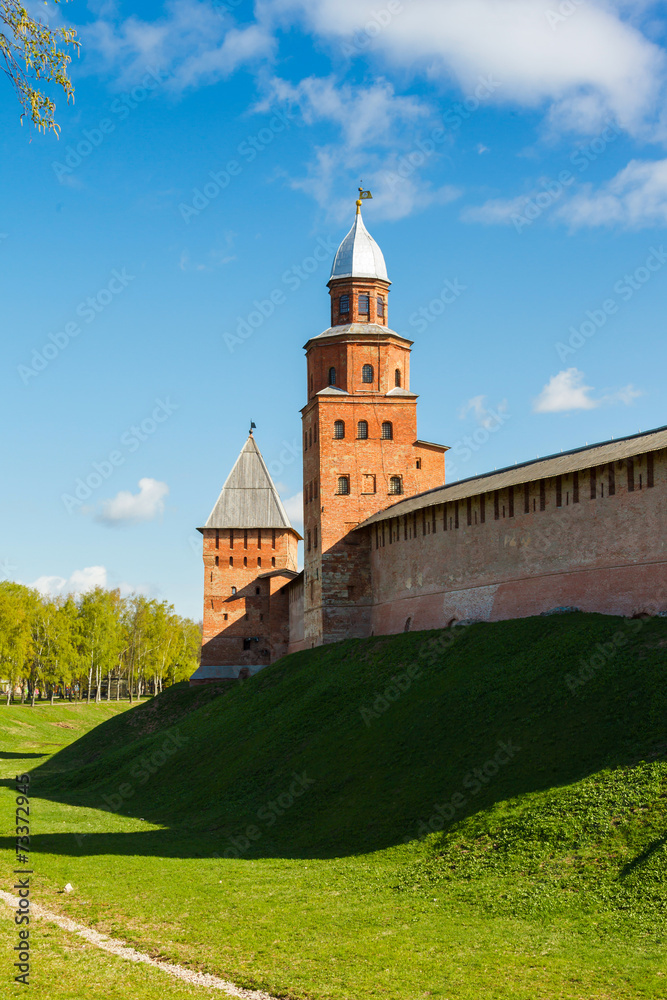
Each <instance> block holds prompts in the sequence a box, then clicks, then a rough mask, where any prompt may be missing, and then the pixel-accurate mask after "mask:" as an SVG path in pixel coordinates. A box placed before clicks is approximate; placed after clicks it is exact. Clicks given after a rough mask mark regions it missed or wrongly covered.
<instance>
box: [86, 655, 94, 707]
mask: <svg viewBox="0 0 667 1000" xmlns="http://www.w3.org/2000/svg"><path fill="white" fill-rule="evenodd" d="M92 686H93V667H92V664H91V666H90V669H89V671H88V691H87V692H86V704H87V705H90V689H91V687H92Z"/></svg>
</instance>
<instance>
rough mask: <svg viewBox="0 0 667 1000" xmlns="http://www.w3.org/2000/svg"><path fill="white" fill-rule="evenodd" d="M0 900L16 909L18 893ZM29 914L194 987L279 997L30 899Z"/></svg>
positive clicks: (266, 999)
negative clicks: (159, 955) (161, 955)
mask: <svg viewBox="0 0 667 1000" xmlns="http://www.w3.org/2000/svg"><path fill="white" fill-rule="evenodd" d="M0 899H2V900H3V901H4V902H5V903H6V904H7V906H11V907H13V908H14V909H16V907H17V906H18V904H19V897H18V896H12V895H11V893H9V892H2V890H0ZM30 913H31V916H34V917H39V918H41V919H42V920H50V921H51V922H52V923H54V924H57V925H58V927H61V928H62V929H63V930H64V931H69V932H70V933H71V934H77V935H78V936H79V937H81V938H83V939H84V940H85V941H88V942H89V943H90V944H92V945H94V946H95V947H96V948H100V949H101V950H102V951H108V952H109V953H110V954H111V955H118V957H119V958H124V959H125V960H126V961H128V962H143V964H144V965H152V966H153V968H154V969H159V970H160V972H164V973H166V974H167V975H168V976H174V978H175V979H182V980H183V982H185V983H190V984H191V985H193V986H204V987H206V988H208V989H210V990H220V992H222V993H226V994H227V995H228V996H230V997H241V998H242V1000H276V998H275V997H272V996H270V995H269V994H268V993H262V992H261V991H260V990H243V989H241V988H240V987H238V986H234V984H233V983H228V982H227V981H226V980H224V979H218V977H217V976H209V975H207V974H206V973H202V972H193V971H192V970H191V969H186V968H185V967H184V966H182V965H171V964H170V963H169V962H157V961H156V960H155V959H154V958H151V957H150V955H146V954H144V952H141V951H137V950H136V949H135V948H130V947H129V945H127V944H125V942H124V941H119V940H118V939H117V938H110V937H107V936H106V935H105V934H99V933H98V932H97V931H94V930H91V929H90V927H86V926H85V925H84V924H77V923H76V921H74V920H70V918H69V917H63V916H60V914H58V913H52V912H51V911H50V910H47V909H45V908H44V907H43V906H39V905H38V904H37V903H33V902H31V904H30Z"/></svg>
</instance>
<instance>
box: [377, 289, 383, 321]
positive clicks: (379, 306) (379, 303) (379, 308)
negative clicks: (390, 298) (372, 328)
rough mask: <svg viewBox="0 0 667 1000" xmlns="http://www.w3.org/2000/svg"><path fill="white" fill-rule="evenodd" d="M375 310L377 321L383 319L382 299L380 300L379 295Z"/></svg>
mask: <svg viewBox="0 0 667 1000" xmlns="http://www.w3.org/2000/svg"><path fill="white" fill-rule="evenodd" d="M377 310H378V313H377V315H378V319H384V299H381V298H380V296H379V295H378V302H377Z"/></svg>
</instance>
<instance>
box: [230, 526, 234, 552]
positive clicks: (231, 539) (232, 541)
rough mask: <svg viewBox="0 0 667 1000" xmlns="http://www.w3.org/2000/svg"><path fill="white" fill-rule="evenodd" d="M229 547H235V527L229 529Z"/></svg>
mask: <svg viewBox="0 0 667 1000" xmlns="http://www.w3.org/2000/svg"><path fill="white" fill-rule="evenodd" d="M229 547H230V549H233V548H234V529H233V528H230V529H229Z"/></svg>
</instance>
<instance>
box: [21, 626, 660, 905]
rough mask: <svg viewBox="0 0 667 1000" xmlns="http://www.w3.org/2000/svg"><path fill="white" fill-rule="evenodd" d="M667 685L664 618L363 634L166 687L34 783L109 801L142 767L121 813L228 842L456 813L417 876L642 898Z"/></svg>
mask: <svg viewBox="0 0 667 1000" xmlns="http://www.w3.org/2000/svg"><path fill="white" fill-rule="evenodd" d="M588 664H590V666H589V667H588V668H587V667H586V665H588ZM582 670H583V674H582ZM588 674H591V676H590V677H588V679H584V678H585V676H588ZM666 682H667V621H666V620H664V619H654V620H651V621H643V620H634V621H630V622H624V621H623V620H621V619H614V618H607V617H603V616H598V615H584V614H575V615H563V616H553V617H547V618H533V619H527V620H522V621H513V622H501V623H496V624H490V625H489V624H476V625H472V626H470V627H468V628H460V629H459V630H458V632H456V631H455V632H454V633H451V632H444V633H440V632H434V633H417V634H407V635H399V636H392V637H390V638H387V637H383V638H375V639H370V640H365V641H356V640H355V641H349V642H345V643H342V644H340V645H336V646H333V647H328V648H323V649H317V650H313V651H309V652H304V653H300V654H297V655H295V656H291V657H287V658H285V659H284V660H283V661H281V662H280V663H278V664H276V665H275V666H273V667H270V668H268V669H266V670H265V671H263V672H262V673H261V674H260V675H258V676H257V677H255V678H254V679H252V680H251V681H248V682H246V683H244V684H240V685H235V684H232V685H227V687H225V688H223V689H222V691H223V693H222V694H220V692H219V691H216V690H213V689H209V688H199V689H194V690H192V689H188V688H187V687H184V686H181V687H178V688H174V689H172V690H170V691H167V692H166V693H165V694H164V695H163V696H161V697H160V698H158V699H156V700H155V701H153V702H151V703H148V704H146V705H144V706H142V707H140V708H139V709H137V710H136V711H134V712H132V713H125V714H124V715H121V716H119V717H116V718H112V719H110V720H109V721H108V722H105V723H104V724H102V725H101V726H98V727H97V728H96V729H94V730H93V731H92V732H90V733H89V734H88V735H87V736H85V737H83V738H82V739H80V740H79V741H77V742H76V743H74V744H73V745H72V746H70V747H69V748H67V749H66V750H64V751H62V752H61V753H60V754H58V755H57V756H56V757H55V758H53V760H52V762H51V764H50V765H48V766H47V767H45V768H43V769H38V770H37V772H36V774H35V778H36V780H37V784H36V788H37V789H38V790H39V792H40V794H42V795H45V796H48V797H57V798H60V797H65V798H66V799H67V801H68V802H70V803H73V804H79V805H96V804H99V803H100V802H101V801H107V800H108V801H110V802H111V804H112V806H113V805H114V804H116V805H117V804H118V802H119V798H118V789H119V786H120V785H122V784H123V783H126V784H127V785H128V786H130V787H131V788H132V789H133V793H132V794H128V795H127V796H125V795H121V796H120V799H122V806H121V808H120V809H118V810H117V811H118V812H120V813H123V814H125V815H141V817H142V818H144V819H146V820H149V821H151V822H152V823H155V824H160V825H164V826H166V827H169V828H172V829H178V828H179V827H182V828H187V829H188V830H189V831H193V830H194V831H196V832H197V833H200V834H203V835H206V836H207V839H208V838H212V839H213V840H216V841H217V842H218V843H219V848H220V851H219V853H221V854H224V852H225V851H227V853H228V855H229V856H234V853H235V851H234V847H235V846H236V848H237V849H238V850H239V851H240V852H241V853H242V854H243V856H247V857H252V856H269V857H271V856H288V857H304V858H306V857H327V856H340V855H346V854H350V853H360V852H369V851H377V850H379V849H383V848H387V847H390V846H392V845H395V844H402V843H405V842H409V841H411V840H415V839H420V838H421V839H423V838H424V837H425V836H426V835H427V834H428V833H430V832H431V830H433V829H435V831H436V832H439V831H438V828H440V829H442V830H443V831H444V834H445V836H444V837H443V836H438V837H435V838H433V844H432V845H431V847H432V853H433V857H431V856H430V853H429V854H428V855H427V857H426V860H425V859H424V858H423V857H422V856H421V855H420V858H419V861H418V863H417V865H416V867H415V868H414V870H413V869H412V868H411V869H409V870H408V871H406V873H405V874H404V876H403V878H402V880H401V885H402V887H403V888H406V889H408V888H417V887H419V886H430V885H431V884H432V883H433V882H434V881H438V880H439V879H444V880H446V881H447V882H448V883H452V882H453V881H456V880H457V879H460V880H462V881H463V883H464V886H463V890H464V891H467V888H466V887H469V886H470V884H471V883H472V882H474V880H475V879H476V878H477V877H478V876H480V875H481V874H482V873H484V874H485V875H491V876H493V879H495V880H498V879H500V880H502V879H503V878H507V877H511V878H512V879H514V876H515V875H516V874H517V873H518V872H521V873H522V875H521V880H520V885H513V888H512V891H511V892H510V893H509V894H505V895H504V896H503V898H506V899H508V900H514V901H516V900H519V901H521V904H522V905H526V906H541V907H544V906H555V905H558V901H559V899H561V897H562V893H561V895H560V896H559V893H558V892H557V891H556V888H555V887H558V886H559V885H561V884H564V883H567V884H568V886H569V888H568V889H567V890H566V891H565V899H566V900H567V895H568V893H569V892H574V891H579V890H581V891H585V892H587V893H590V892H592V893H593V894H595V893H597V894H598V896H600V898H602V896H604V898H605V899H608V901H609V902H610V905H611V904H612V903H613V901H614V900H616V902H617V903H618V905H623V906H625V905H626V904H627V905H630V903H629V902H628V901H629V900H634V899H635V896H636V901H637V905H639V906H640V907H641V908H642V909H644V908H647V907H649V906H652V905H654V904H655V905H659V900H660V898H661V891H662V890H664V889H665V882H664V879H665V873H666V871H667V868H666V866H665V861H666V858H667V851H666V850H665V837H664V832H665V831H667V683H666ZM170 734H172V736H175V739H173V740H171V742H170V741H169V736H170ZM165 740H167V746H166V749H167V751H171V750H173V751H174V752H173V753H169V752H167V753H165V752H164V750H163V749H162V748H163V747H164V745H165ZM156 753H157V757H156V758H155V759H154V760H153V761H151V757H152V755H154V754H156ZM142 758H144V761H143V763H142ZM163 758H165V760H164V763H163V762H162V761H163ZM42 771H43V773H42ZM149 771H152V772H153V773H151V774H150V776H149V773H148V772H149ZM295 776H296V777H295ZM304 776H305V780H304ZM297 779H299V780H297ZM290 789H291V791H290ZM126 791H127V792H129V789H126ZM105 795H106V796H107V799H106V800H105V799H104V796H105ZM290 800H291V801H290ZM437 807H440V809H439V810H438V808H437ZM429 824H430V826H429ZM247 827H254V828H255V830H258V831H259V833H260V834H261V836H258V835H257V834H256V833H255V834H254V836H253V835H252V834H251V836H248V835H247V829H246V828H247ZM230 838H231V839H230ZM247 841H249V843H248V844H247V846H241V845H244V844H245V843H246V842H247ZM536 879H537V881H535V880H536ZM493 884H495V882H494V883H493ZM428 891H430V889H428ZM554 894H555V895H554ZM493 895H494V894H493V893H491V895H488V898H487V897H485V900H484V902H485V903H486V904H489V905H493V906H494V907H498V906H499V905H500V903H499V901H498V900H497V899H495V898H492V896H493ZM507 905H508V906H509V905H510V903H509V902H508V904H507ZM512 905H514V904H512ZM614 905H616V904H615V903H614Z"/></svg>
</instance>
